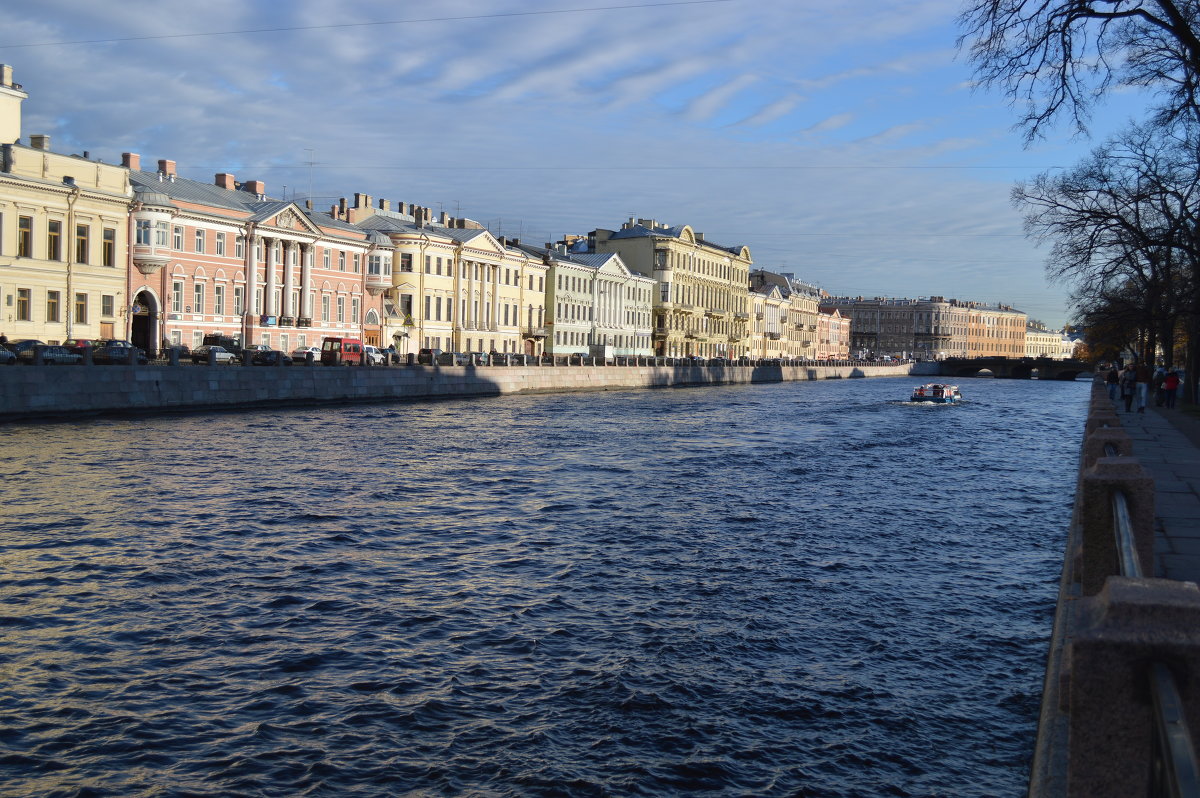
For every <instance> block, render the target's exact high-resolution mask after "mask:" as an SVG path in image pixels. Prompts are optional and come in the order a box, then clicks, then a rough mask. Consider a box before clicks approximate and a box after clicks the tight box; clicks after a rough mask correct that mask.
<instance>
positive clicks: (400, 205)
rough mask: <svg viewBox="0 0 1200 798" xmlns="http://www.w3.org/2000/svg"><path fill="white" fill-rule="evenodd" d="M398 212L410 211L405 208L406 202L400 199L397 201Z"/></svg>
mask: <svg viewBox="0 0 1200 798" xmlns="http://www.w3.org/2000/svg"><path fill="white" fill-rule="evenodd" d="M396 213H408V211H406V210H404V203H403V202H400V201H399V200H397V201H396Z"/></svg>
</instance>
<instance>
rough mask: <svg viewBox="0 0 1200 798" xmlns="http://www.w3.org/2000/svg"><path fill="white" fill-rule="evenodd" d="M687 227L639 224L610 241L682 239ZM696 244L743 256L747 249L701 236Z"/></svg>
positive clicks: (616, 232)
mask: <svg viewBox="0 0 1200 798" xmlns="http://www.w3.org/2000/svg"><path fill="white" fill-rule="evenodd" d="M687 227H688V225H686V224H681V225H676V226H675V227H666V226H663V227H646V226H645V225H644V224H641V223H640V222H639V223H638V224H634V225H629V226H627V227H622V228H621V229H620V230H617V231H615V232H614V233H613V234H612V235H611V236H609V237H608V238H609V240H610V241H613V240H619V239H622V238H647V237H650V236H658V237H660V238H682V237H683V231H684V228H687ZM696 243H697V244H703V245H705V246H707V247H712V248H713V249H720V250H724V251H725V252H730V253H733V254H734V255H741V254H742V250H743V249H744V248H745V247H743V246H736V247H727V246H724V245H723V244H718V243H716V242H715V241H709V240H708V239H707V238H700V237H699V236H696Z"/></svg>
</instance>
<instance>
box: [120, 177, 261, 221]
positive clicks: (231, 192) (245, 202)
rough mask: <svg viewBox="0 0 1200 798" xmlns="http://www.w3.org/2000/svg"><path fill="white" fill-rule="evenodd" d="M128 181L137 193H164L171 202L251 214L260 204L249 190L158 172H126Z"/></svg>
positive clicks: (256, 196) (255, 195)
mask: <svg viewBox="0 0 1200 798" xmlns="http://www.w3.org/2000/svg"><path fill="white" fill-rule="evenodd" d="M129 182H130V183H131V184H132V185H133V190H134V192H136V193H137V194H142V193H147V194H165V195H167V196H168V197H170V198H171V199H173V200H181V201H183V202H195V203H197V204H199V205H211V206H214V207H217V208H228V209H230V210H238V211H247V212H250V213H253V212H254V208H255V206H256V205H258V204H260V202H261V200H259V198H258V195H257V194H251V193H250V192H249V191H241V190H239V189H229V188H221V187H220V186H218V185H216V184H214V183H201V182H199V181H197V180H188V179H186V178H183V177H178V176H176V177H175V179H174V180H172V179H171V178H169V177H161V178H160V177H159V173H158V172H142V171H137V170H134V169H130V170H129ZM275 202H278V200H275Z"/></svg>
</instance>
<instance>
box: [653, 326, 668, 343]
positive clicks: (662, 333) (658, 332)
mask: <svg viewBox="0 0 1200 798" xmlns="http://www.w3.org/2000/svg"><path fill="white" fill-rule="evenodd" d="M650 335H651V337H653V338H654V340H656V341H661V340H663V339H665V338H666V337H667V336H668V335H670V333H669V332H668V331H667V330H665V329H663V328H662V327H657V328H655V330H654V331H653V332H652V333H650Z"/></svg>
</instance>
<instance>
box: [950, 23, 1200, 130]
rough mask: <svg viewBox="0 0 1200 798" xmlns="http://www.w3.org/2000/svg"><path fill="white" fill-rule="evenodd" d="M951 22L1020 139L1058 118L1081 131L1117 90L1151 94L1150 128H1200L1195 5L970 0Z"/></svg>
mask: <svg viewBox="0 0 1200 798" xmlns="http://www.w3.org/2000/svg"><path fill="white" fill-rule="evenodd" d="M959 22H960V25H961V28H962V30H963V31H964V32H963V34H962V35H961V36H960V37H959V41H958V44H959V48H960V49H963V50H966V51H967V53H968V54H969V58H970V60H971V61H972V62H973V63H974V65H975V70H976V77H977V79H978V80H979V82H980V84H981V85H984V86H989V87H999V88H1003V89H1004V90H1005V92H1006V93H1007V94H1008V96H1009V97H1010V98H1011V99H1012V100H1013V102H1014V103H1015V104H1017V105H1019V106H1021V108H1022V109H1023V110H1022V113H1023V118H1022V119H1021V122H1020V127H1022V128H1023V129H1024V130H1025V134H1026V138H1027V140H1032V139H1034V138H1037V137H1038V136H1040V135H1042V134H1043V132H1044V128H1046V127H1047V126H1048V125H1049V124H1050V123H1051V122H1052V121H1053V120H1055V119H1056V118H1058V117H1060V116H1063V115H1066V116H1068V117H1069V118H1070V119H1071V122H1072V123H1073V125H1074V126H1075V128H1076V129H1077V130H1079V131H1080V132H1086V130H1087V121H1088V119H1089V118H1090V112H1091V109H1092V107H1093V105H1094V104H1095V103H1096V102H1097V101H1098V100H1099V99H1100V98H1101V97H1102V96H1103V95H1104V94H1105V93H1106V92H1107V91H1108V90H1109V89H1111V88H1112V87H1113V86H1116V85H1131V86H1144V87H1147V88H1149V89H1151V90H1153V91H1154V92H1155V93H1156V94H1157V95H1158V98H1159V102H1158V105H1157V107H1156V108H1155V109H1154V114H1155V120H1156V121H1158V122H1171V121H1176V120H1179V119H1183V118H1187V119H1188V120H1190V121H1200V35H1198V31H1200V0H971V3H970V5H969V6H968V7H967V10H966V11H964V12H963V14H962V15H961V17H960V19H959Z"/></svg>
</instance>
